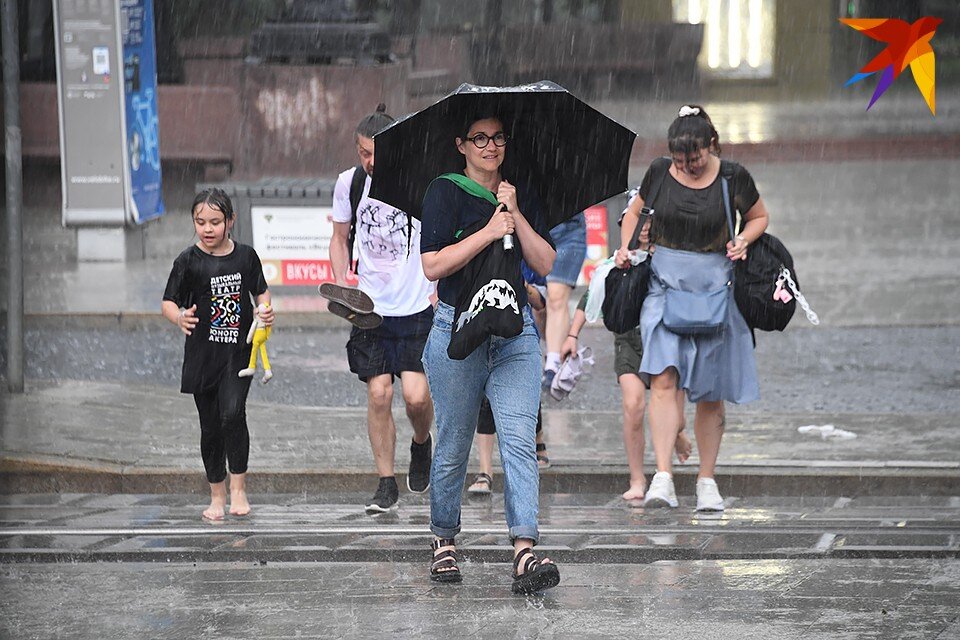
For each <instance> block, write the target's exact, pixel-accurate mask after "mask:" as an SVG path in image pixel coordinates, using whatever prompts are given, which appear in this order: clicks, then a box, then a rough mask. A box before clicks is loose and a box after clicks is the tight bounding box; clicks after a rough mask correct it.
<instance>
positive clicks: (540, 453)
mask: <svg viewBox="0 0 960 640" xmlns="http://www.w3.org/2000/svg"><path fill="white" fill-rule="evenodd" d="M546 450H547V443H546V442H538V443H537V467H539V468H541V469H549V468H550V458H548V457H547V454H546V453H544V452H545V451H546Z"/></svg>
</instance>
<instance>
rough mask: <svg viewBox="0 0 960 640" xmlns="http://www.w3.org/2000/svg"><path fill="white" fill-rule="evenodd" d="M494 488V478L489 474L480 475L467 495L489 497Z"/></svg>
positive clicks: (468, 489)
mask: <svg viewBox="0 0 960 640" xmlns="http://www.w3.org/2000/svg"><path fill="white" fill-rule="evenodd" d="M492 487H493V478H491V477H490V474H488V473H478V474H477V477H476V478H474V480H473V484H471V485H470V486H469V487H467V493H469V494H471V495H474V496H488V495H490V493H491V491H492Z"/></svg>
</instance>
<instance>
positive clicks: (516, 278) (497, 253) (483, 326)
mask: <svg viewBox="0 0 960 640" xmlns="http://www.w3.org/2000/svg"><path fill="white" fill-rule="evenodd" d="M485 225H486V222H483V223H477V224H476V225H473V226H472V227H470V228H468V229H467V230H466V231H465V232H464V234H463V235H462V237H461V239H462V238H465V237H467V236H469V235H471V234H472V233H475V232H477V231H479V230H480V229H482V228H483V227H484V226H485ZM520 291H524V292H525V289H524V288H523V280H522V279H521V278H520V251H519V250H517V249H511V250H509V251H508V250H505V249H504V248H503V243H502V242H491V243H490V245H489V246H487V248H486V249H484V250H483V251H481V252H480V253H479V254H477V256H476V257H474V259H473V260H471V261H470V262H468V263H467V266H465V267H464V278H463V286H462V287H461V288H460V293H459V295H458V296H457V304H456V306H455V308H454V314H453V328H452V329H451V330H450V344H449V346H447V356H449V357H450V359H451V360H463V359H465V358H466V357H467V356H469V355H470V354H471V353H473V352H474V351H475V350H476V348H477V347H479V346H480V345H481V344H482V343H483V341H484V340H486V339H487V338H488V337H490V336H500V337H501V338H513V337H515V336H518V335H520V332H521V331H523V313H522V309H521V307H520V300H521V299H520V297H519V296H518V295H517V294H518V292H520ZM524 304H526V301H525V300H524Z"/></svg>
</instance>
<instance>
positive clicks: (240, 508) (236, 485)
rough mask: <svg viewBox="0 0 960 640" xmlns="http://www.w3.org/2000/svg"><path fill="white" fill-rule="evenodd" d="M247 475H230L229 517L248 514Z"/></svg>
mask: <svg viewBox="0 0 960 640" xmlns="http://www.w3.org/2000/svg"><path fill="white" fill-rule="evenodd" d="M246 481H247V474H245V473H231V474H230V515H232V516H245V515H247V514H249V513H250V502H249V501H247V482H246Z"/></svg>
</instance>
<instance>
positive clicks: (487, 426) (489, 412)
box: [477, 396, 543, 436]
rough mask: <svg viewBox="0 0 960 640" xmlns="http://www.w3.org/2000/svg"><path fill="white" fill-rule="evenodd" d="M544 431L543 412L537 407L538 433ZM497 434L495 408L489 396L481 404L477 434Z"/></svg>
mask: <svg viewBox="0 0 960 640" xmlns="http://www.w3.org/2000/svg"><path fill="white" fill-rule="evenodd" d="M542 430H543V411H542V410H541V408H540V407H537V433H540V431H542ZM496 432H497V424H496V423H495V422H494V421H493V407H491V406H490V401H489V400H487V396H483V401H482V402H481V403H480V416H479V417H478V418H477V433H479V434H480V435H488V436H492V435H494V434H495V433H496Z"/></svg>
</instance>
